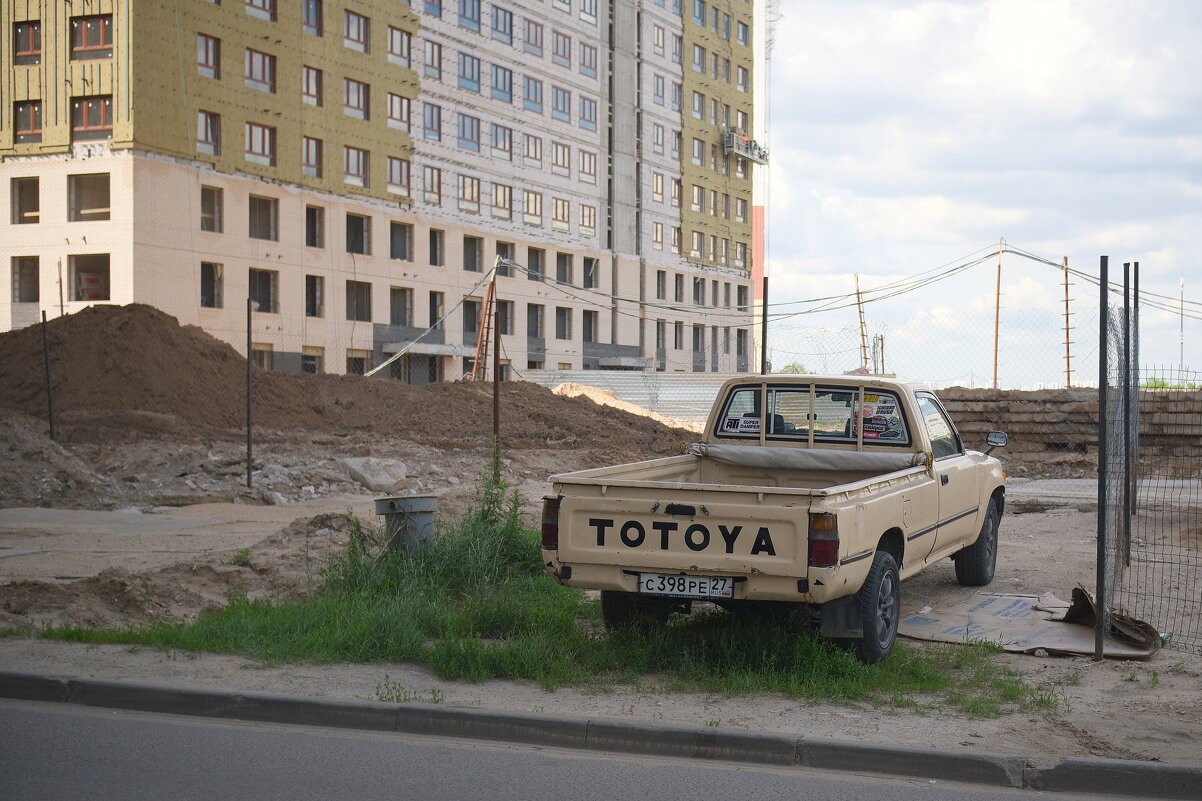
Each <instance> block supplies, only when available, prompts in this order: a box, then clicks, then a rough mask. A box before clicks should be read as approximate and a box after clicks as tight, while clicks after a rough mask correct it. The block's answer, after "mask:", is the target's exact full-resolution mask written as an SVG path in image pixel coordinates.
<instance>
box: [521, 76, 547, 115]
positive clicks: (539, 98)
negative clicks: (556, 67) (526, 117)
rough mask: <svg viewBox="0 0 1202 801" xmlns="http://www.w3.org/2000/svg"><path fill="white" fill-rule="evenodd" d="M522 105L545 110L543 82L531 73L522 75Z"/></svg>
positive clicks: (535, 109)
mask: <svg viewBox="0 0 1202 801" xmlns="http://www.w3.org/2000/svg"><path fill="white" fill-rule="evenodd" d="M522 106H523V107H524V108H526V109H529V110H530V111H537V112H538V113H540V114H541V113H542V111H543V82H542V81H540V80H539V79H538V78H532V77H530V76H529V75H524V76H522Z"/></svg>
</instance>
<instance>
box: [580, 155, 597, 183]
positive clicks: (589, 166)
mask: <svg viewBox="0 0 1202 801" xmlns="http://www.w3.org/2000/svg"><path fill="white" fill-rule="evenodd" d="M580 181H581V183H586V184H595V183H597V154H596V153H590V152H589V151H587V150H581V151H580Z"/></svg>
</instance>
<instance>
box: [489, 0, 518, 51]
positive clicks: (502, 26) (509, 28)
mask: <svg viewBox="0 0 1202 801" xmlns="http://www.w3.org/2000/svg"><path fill="white" fill-rule="evenodd" d="M492 38H494V39H496V40H497V41H498V42H504V43H505V44H507V45H511V44H513V12H512V11H510V10H508V9H506V8H502V7H501V6H498V5H494V6H493V7H492Z"/></svg>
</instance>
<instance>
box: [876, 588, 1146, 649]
mask: <svg viewBox="0 0 1202 801" xmlns="http://www.w3.org/2000/svg"><path fill="white" fill-rule="evenodd" d="M1094 615H1095V611H1094V606H1093V599H1092V598H1091V597H1090V596H1089V594H1088V593H1086V592H1085V591H1084V590H1082V589H1080V588H1077V589H1074V590H1073V603H1071V604H1070V603H1069V602H1067V601H1062V600H1060V599H1059V598H1057V597H1056V596H1055V595H1054V594H1052V593H1045V594H1043V595H1039V596H1036V595H1000V594H991V593H978V594H977V595H974V596H973V597H971V598H969V599H968V600H966V601H964V602H963V603H960V604H957V605H956V606H953V607H951V608H949V609H933V610H927V611H923V612H920V613H917V614H913V615H910V616H909V617H906V618H903V619H902V621H901V626H900V628H899V629H898V633H900V634H901V635H902V636H905V637H913V638H914V639H918V640H933V641H935V642H981V641H986V642H992V643H997V644H998V645H1000V646H1002V648H1003V649H1004V650H1006V651H1011V652H1013V653H1032V652H1034V651H1037V650H1041V649H1042V650H1044V651H1047V652H1048V653H1056V654H1092V653H1093V652H1094V619H1095V618H1094ZM1158 650H1160V636H1159V634H1158V633H1157V632H1156V629H1155V628H1153V627H1152V626H1150V625H1148V624H1147V623H1144V622H1143V621H1139V620H1134V619H1133V618H1130V617H1128V616H1125V615H1121V614H1115V613H1112V615H1111V627H1110V631H1109V632H1108V633H1107V635H1106V638H1105V640H1104V641H1103V645H1102V651H1103V653H1104V654H1105V655H1106V656H1108V657H1113V658H1117V659H1147V658H1148V657H1150V656H1152V654H1154V653H1156V652H1157V651H1158Z"/></svg>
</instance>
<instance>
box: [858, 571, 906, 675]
mask: <svg viewBox="0 0 1202 801" xmlns="http://www.w3.org/2000/svg"><path fill="white" fill-rule="evenodd" d="M856 602H857V603H859V604H860V614H861V615H862V617H863V622H864V633H863V634H862V635H861V636H860V638H859V639H858V640H852V641H850V642H849V643H848V644H849V645H851V646H852V648H853V650H854V651H855V654H856V657H857V658H858V659H859V660H860V661H861V662H865V663H868V664H872V663H873V662H877V661H880V660H881V659H884V658H885V657H887V656H888V655H889V652H890V651H892V650H893V643H894V642H895V641H896V640H897V625H898V622H899V621H900V620H901V578H900V577H899V576H898V572H897V560H896V559H894V558H893V554H891V553H889V552H888V551H877V552H876V554H875V555H874V556H873V557H872V568H871V569H869V571H868V577H867V578H866V579H864V586H863V587H861V588H860V591H859V592H858V593H856Z"/></svg>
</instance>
